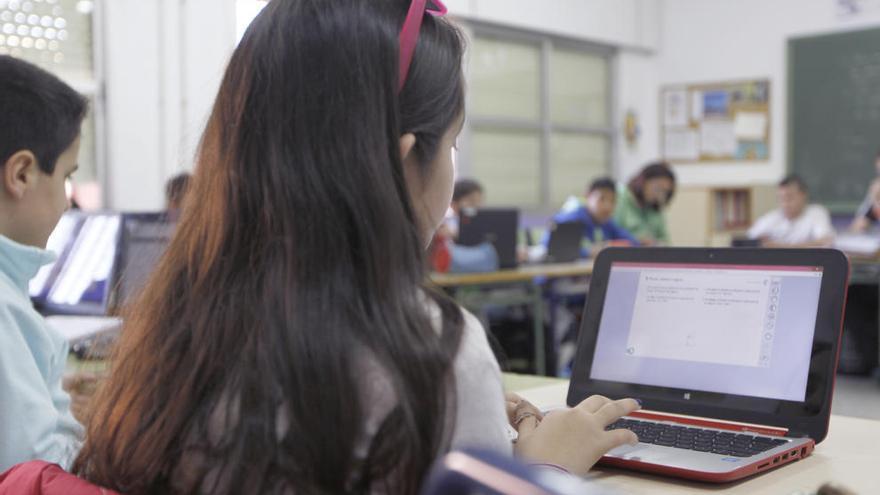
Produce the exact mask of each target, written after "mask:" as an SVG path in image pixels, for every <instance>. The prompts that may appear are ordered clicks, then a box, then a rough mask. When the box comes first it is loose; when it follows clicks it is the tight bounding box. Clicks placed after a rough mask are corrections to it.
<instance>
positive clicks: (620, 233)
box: [609, 220, 640, 246]
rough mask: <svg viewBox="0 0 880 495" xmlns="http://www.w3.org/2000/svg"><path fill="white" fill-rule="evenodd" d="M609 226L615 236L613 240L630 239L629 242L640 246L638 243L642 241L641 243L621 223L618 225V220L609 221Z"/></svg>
mask: <svg viewBox="0 0 880 495" xmlns="http://www.w3.org/2000/svg"><path fill="white" fill-rule="evenodd" d="M609 226H610V227H611V232H612V233H613V237H612V239H611V240H614V241H618V240H624V241H628V242H629V243H630V244H632V245H633V246H638V245H639V244H640V243H639V240H638V239H636V238H635V236H633V235H632V234H630V233H629V231H628V230H626V229H624V228H623V227H621V226H620V225H617V222H615V221H614V220H612V221H611V222H610V223H609Z"/></svg>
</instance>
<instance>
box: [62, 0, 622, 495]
mask: <svg viewBox="0 0 880 495" xmlns="http://www.w3.org/2000/svg"><path fill="white" fill-rule="evenodd" d="M437 4H439V2H437V1H434V2H431V3H430V4H429V6H431V7H430V8H431V9H433V8H434V7H433V6H434V5H437ZM420 5H421V8H418V7H419V6H420ZM408 9H410V10H411V12H410V14H409V15H407V10H408ZM424 9H425V3H424V2H418V1H414V2H412V3H410V2H409V1H401V0H352V1H346V2H328V1H325V0H285V1H274V2H269V3H268V4H267V6H266V8H265V9H263V10H262V12H261V13H260V14H259V15H258V16H257V17H256V19H255V20H254V21H253V23H252V24H251V25H250V27H249V28H248V30H247V32H246V33H245V35H244V37H243V39H242V41H241V42H240V43H239V45H238V46H237V48H236V49H235V51H234V53H233V55H232V59H231V60H230V62H229V65H228V68H227V71H226V74H225V76H224V79H223V82H222V83H221V87H220V91H219V94H218V96H217V100H216V102H215V104H214V109H213V111H212V114H211V117H210V119H209V121H208V123H207V127H206V130H205V135H204V137H203V139H202V146H201V151H200V156H199V158H198V165H197V167H196V169H195V175H194V177H193V188H192V190H191V191H190V194H192V195H193V196H192V197H193V198H198V202H199V204H200V206H202V207H200V208H184V211H183V213H182V216H181V220H180V228H178V229H177V231H176V233H175V235H174V237H173V239H172V240H171V243H170V245H169V248H168V250H167V251H166V254H165V256H164V257H163V258H162V260H161V261H160V263H159V267H158V269H157V270H156V271H155V272H154V274H153V276H152V278H151V280H150V281H149V282H148V284H147V287H146V288H145V289H144V292H143V294H142V296H141V299H140V300H139V301H138V302H137V303H136V304H135V305H133V307H132V308H131V312H130V313H129V314H128V315H127V319H126V323H125V328H124V331H123V332H122V336H121V340H120V342H119V344H118V347H117V351H118V352H117V355H116V356H115V358H114V360H113V369H112V372H111V375H110V377H109V378H108V380H107V382H105V383H104V384H103V386H102V387H101V388H100V389H99V391H98V396H97V397H96V405H95V408H94V411H93V415H92V419H91V421H90V423H89V426H88V434H87V436H86V443H85V445H84V447H83V450H82V451H81V453H80V456H79V457H78V458H77V461H76V464H75V468H74V469H75V471H76V472H77V473H79V474H80V475H81V476H83V477H85V478H86V479H87V480H89V481H91V482H93V483H96V484H99V485H102V486H106V487H107V488H110V489H115V490H118V491H120V492H122V493H128V494H140V493H212V494H228V493H236V494H237V493H351V492H358V493H372V492H381V493H402V494H415V493H417V492H418V490H419V487H420V485H421V484H422V481H423V478H424V477H425V475H426V473H427V472H428V470H429V468H430V467H431V465H432V463H433V462H434V461H435V460H436V459H437V458H438V456H440V455H441V454H442V453H443V452H445V451H447V450H449V449H450V448H456V447H461V446H466V445H470V446H475V447H484V448H488V449H493V450H496V451H501V452H513V450H514V448H513V447H512V446H511V443H510V441H509V440H508V437H507V435H506V432H505V428H506V425H507V424H509V423H510V421H509V419H508V417H507V415H506V413H505V398H504V395H503V392H502V385H501V376H500V371H499V368H498V364H497V362H496V361H495V360H494V358H493V356H492V354H491V351H490V350H489V346H488V343H487V341H486V336H485V331H484V330H483V329H482V328H481V327H480V324H479V322H478V320H477V319H476V318H475V317H474V316H473V315H471V314H469V313H467V312H464V311H463V310H462V309H461V308H460V307H458V306H457V305H456V304H455V303H454V302H453V301H451V300H450V299H449V298H447V297H446V296H444V295H442V294H441V293H439V292H437V291H435V290H432V289H431V288H430V287H429V286H427V285H426V273H425V263H424V257H425V253H424V249H425V246H427V244H428V241H429V240H430V239H431V237H432V236H433V234H434V230H435V229H436V228H437V226H438V225H439V224H440V222H441V221H442V220H443V216H444V214H445V212H446V209H447V208H448V206H449V202H450V199H451V193H452V175H453V165H452V152H453V148H454V143H455V137H456V134H458V132H459V130H460V128H461V126H462V122H463V119H464V115H463V109H464V84H463V82H462V51H463V47H462V39H463V38H462V35H461V33H460V32H459V31H458V30H457V29H455V28H454V27H453V26H452V25H451V24H449V23H447V22H445V21H444V20H443V19H441V18H438V17H435V16H432V15H427V14H426V12H425V11H424ZM405 19H407V20H405ZM419 24H421V34H419V35H416V34H415V33H417V32H418V31H417V30H416V29H415V27H416V26H418V25H419ZM401 25H402V26H403V27H402V28H401ZM400 32H402V35H400V37H399V38H398V33H400ZM417 39H418V44H416V40H417ZM399 58H400V59H401V60H400V62H398V60H399ZM410 60H411V61H412V67H411V68H409V67H410V64H409V62H410ZM408 68H409V70H407V69H408ZM280 102H283V103H284V104H279V103H280ZM637 407H638V405H637V403H636V401H634V400H631V399H626V400H621V401H610V400H608V399H605V398H601V397H592V398H589V399H586V400H585V401H584V402H583V403H581V404H579V405H578V406H576V407H575V408H572V409H569V410H562V411H560V412H555V413H553V414H549V415H547V416H546V417H544V418H543V419H541V418H540V417H539V416H538V415H537V414H534V413H530V414H525V413H523V414H522V415H520V416H518V417H517V418H515V421H513V423H515V425H516V426H517V427H518V429H519V431H520V432H521V436H520V437H519V440H518V441H517V443H516V445H515V450H516V453H517V454H518V455H520V456H523V457H524V458H526V459H531V460H532V461H533V462H539V463H550V464H554V465H559V466H562V467H564V468H566V469H568V470H569V471H573V472H577V473H584V472H586V470H587V469H589V467H590V466H591V465H592V464H593V463H594V462H595V461H596V460H598V459H599V457H600V456H601V455H602V454H604V453H605V452H607V451H608V449H610V448H614V447H616V446H618V445H622V444H625V443H627V442H635V441H636V438H635V435H634V434H633V433H632V432H628V431H622V430H616V431H605V430H604V428H605V426H606V425H609V424H611V423H612V422H613V421H614V420H615V419H617V418H619V417H620V416H621V415H624V414H628V413H630V412H632V411H633V410H635V409H636V408H637Z"/></svg>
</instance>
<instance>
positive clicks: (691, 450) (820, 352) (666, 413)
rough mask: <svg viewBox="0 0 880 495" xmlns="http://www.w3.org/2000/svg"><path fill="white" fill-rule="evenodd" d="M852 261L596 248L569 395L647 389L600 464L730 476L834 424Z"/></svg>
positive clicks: (764, 464)
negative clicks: (632, 440) (625, 435)
mask: <svg viewBox="0 0 880 495" xmlns="http://www.w3.org/2000/svg"><path fill="white" fill-rule="evenodd" d="M848 279H849V263H848V261H847V259H846V257H844V255H843V254H842V253H840V252H839V251H835V250H829V249H690V248H687V249H676V248H651V249H618V248H610V249H606V250H604V251H603V252H602V253H601V254H600V255H599V257H598V258H597V259H596V263H595V267H594V272H593V278H592V280H591V282H590V292H589V295H588V298H587V305H586V308H585V311H584V318H583V323H582V327H581V333H580V341H579V344H578V353H577V357H576V359H575V363H574V368H573V373H572V379H571V386H570V388H569V392H568V404H569V405H574V404H577V403H578V402H580V401H581V400H583V399H584V398H586V397H588V396H590V395H593V394H602V395H605V396H608V397H612V398H622V397H633V398H637V399H640V400H641V401H642V402H643V404H644V407H643V410H642V411H640V412H638V413H635V414H633V415H632V416H629V417H626V418H624V419H622V420H620V421H619V422H617V423H615V424H613V425H611V427H610V428H626V429H630V430H632V431H634V432H635V433H636V434H637V435H638V437H639V440H640V442H639V444H638V445H636V446H625V447H621V448H618V449H615V450H613V451H611V452H610V453H609V454H608V455H606V456H605V457H604V458H603V459H602V461H601V463H602V464H605V465H609V466H618V467H622V468H627V469H634V470H639V471H647V472H652V473H657V474H662V475H669V476H676V477H681V478H687V479H693V480H702V481H709V482H727V481H732V480H736V479H740V478H743V477H746V476H751V475H754V474H757V473H759V472H762V471H766V470H770V469H774V468H776V467H779V466H782V465H784V464H787V463H790V462H794V461H797V460H798V459H801V458H803V457H806V456H808V455H810V453H811V452H812V451H813V448H814V446H815V445H816V444H817V443H819V442H821V441H822V440H823V439H824V438H825V436H826V434H827V433H828V420H829V416H830V414H831V397H832V393H833V391H834V376H835V370H836V368H837V358H838V349H839V343H840V333H841V329H842V321H843V308H844V302H845V299H846V288H847V283H848Z"/></svg>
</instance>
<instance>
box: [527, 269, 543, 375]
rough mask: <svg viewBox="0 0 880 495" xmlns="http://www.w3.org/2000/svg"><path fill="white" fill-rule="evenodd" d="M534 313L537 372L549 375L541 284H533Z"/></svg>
mask: <svg viewBox="0 0 880 495" xmlns="http://www.w3.org/2000/svg"><path fill="white" fill-rule="evenodd" d="M531 289H532V297H533V300H532V306H533V308H532V313H533V316H534V319H535V320H534V322H535V372H536V373H537V374H538V375H544V376H546V375H547V354H546V351H547V347H546V346H547V338H546V335H545V334H544V292H543V291H542V290H541V285H540V284H535V283H533V284H531Z"/></svg>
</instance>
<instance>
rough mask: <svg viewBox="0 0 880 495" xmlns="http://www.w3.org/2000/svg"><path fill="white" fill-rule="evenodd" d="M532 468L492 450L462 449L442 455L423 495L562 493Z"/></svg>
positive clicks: (554, 494) (552, 494)
mask: <svg viewBox="0 0 880 495" xmlns="http://www.w3.org/2000/svg"><path fill="white" fill-rule="evenodd" d="M540 474H544V473H538V472H537V470H536V469H535V468H532V467H529V466H526V465H525V464H522V463H520V462H518V461H517V460H515V459H513V458H511V457H508V456H503V455H499V454H497V453H493V452H484V451H478V450H464V451H456V452H451V453H449V454H447V455H446V456H444V457H443V458H442V459H441V460H440V461H438V462H437V464H436V465H435V466H434V468H433V469H432V471H431V474H430V475H429V477H428V480H427V482H426V483H425V484H424V486H423V487H422V495H441V494H442V495H459V494H460V495H564V493H569V492H562V491H558V490H557V489H556V488H554V487H551V486H549V485H548V477H546V476H541V475H540Z"/></svg>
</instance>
